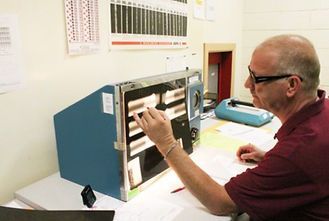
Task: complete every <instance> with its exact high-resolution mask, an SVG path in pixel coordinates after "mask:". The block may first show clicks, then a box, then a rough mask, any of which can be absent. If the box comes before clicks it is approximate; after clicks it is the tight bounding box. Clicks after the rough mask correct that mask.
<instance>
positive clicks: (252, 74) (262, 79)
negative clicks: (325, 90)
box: [248, 65, 303, 84]
mask: <svg viewBox="0 0 329 221" xmlns="http://www.w3.org/2000/svg"><path fill="white" fill-rule="evenodd" d="M248 71H249V75H250V78H251V79H252V81H253V82H254V83H255V84H258V83H261V82H265V81H275V80H279V79H282V78H287V77H291V76H297V77H299V79H300V80H301V81H303V78H301V77H300V76H298V75H295V74H283V75H273V76H256V75H255V72H254V71H253V70H251V69H250V65H248Z"/></svg>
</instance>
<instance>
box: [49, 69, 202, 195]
mask: <svg viewBox="0 0 329 221" xmlns="http://www.w3.org/2000/svg"><path fill="white" fill-rule="evenodd" d="M195 72H196V71H195V70H187V71H182V72H175V73H170V74H162V75H157V76H153V77H147V78H143V79H137V80H134V81H127V82H121V83H117V84H113V85H106V86H104V87H102V88H100V89H99V90H97V91H95V92H93V93H92V94H90V95H88V96H87V97H85V98H83V99H82V100H80V101H78V102H77V103H75V104H73V105H71V106H69V107H68V108H66V109H64V110H63V111H61V112H59V113H57V114H56V115H55V116H54V124H55V132H56V142H57V152H58V160H59V168H60V174H61V177H63V178H65V179H68V180H70V181H73V182H75V183H78V184H80V185H82V186H84V185H86V184H90V185H92V186H93V188H94V190H96V191H98V192H101V193H104V194H107V195H110V196H112V197H115V198H117V199H121V200H123V201H128V200H129V199H131V198H132V197H134V196H135V195H136V194H138V193H139V192H140V191H142V190H143V189H145V187H146V186H147V185H148V184H149V183H151V182H152V181H153V180H154V179H155V178H156V176H157V175H159V174H160V173H162V172H163V171H164V170H165V169H167V168H168V165H167V164H166V162H165V161H164V159H163V157H162V156H161V154H160V153H159V152H158V150H157V149H156V147H155V145H154V143H153V142H152V141H151V140H150V139H149V138H148V137H147V136H145V134H144V133H143V132H142V130H141V129H140V128H139V127H138V125H137V123H136V122H135V121H134V118H133V113H134V112H136V113H137V114H139V115H140V116H141V115H142V112H143V111H144V110H146V108H147V107H155V108H157V109H160V110H163V111H165V113H166V114H167V115H168V116H169V118H170V119H171V123H172V127H173V132H174V135H175V138H176V139H178V140H179V142H181V144H182V145H181V146H182V147H183V148H184V150H186V152H188V153H191V152H192V143H191V136H190V128H189V119H188V114H187V107H186V102H187V96H186V88H187V77H188V76H192V75H194V74H195ZM197 72H198V71H197Z"/></svg>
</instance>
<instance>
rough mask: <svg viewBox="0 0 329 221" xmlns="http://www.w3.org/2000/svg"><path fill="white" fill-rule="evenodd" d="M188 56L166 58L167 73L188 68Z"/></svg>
mask: <svg viewBox="0 0 329 221" xmlns="http://www.w3.org/2000/svg"><path fill="white" fill-rule="evenodd" d="M186 59H187V55H174V56H167V57H166V73H170V72H176V71H183V70H185V69H186V67H187V63H186Z"/></svg>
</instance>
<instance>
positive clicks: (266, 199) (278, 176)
mask: <svg viewBox="0 0 329 221" xmlns="http://www.w3.org/2000/svg"><path fill="white" fill-rule="evenodd" d="M225 189H226V191H227V192H228V194H229V195H230V197H231V199H232V200H233V201H234V202H235V203H236V204H237V206H238V207H239V208H240V209H241V210H242V211H243V212H246V213H248V214H249V216H250V217H252V218H253V219H255V220H258V219H259V220H264V219H268V218H270V217H274V216H277V215H279V214H282V213H284V212H286V211H288V210H291V209H292V208H295V207H299V206H301V205H303V204H305V203H307V202H308V201H311V200H313V199H312V197H313V196H314V191H315V187H314V185H312V182H310V180H309V178H308V177H307V176H306V175H305V174H304V173H303V172H302V171H301V170H300V169H299V168H298V167H296V166H295V165H294V164H292V163H291V162H290V161H289V160H288V159H285V158H283V157H281V156H275V155H272V156H271V157H266V159H264V160H263V161H262V162H261V163H260V164H259V165H258V166H257V167H255V168H253V169H248V170H247V171H246V172H244V173H242V174H240V175H238V176H236V177H234V178H232V179H231V180H230V181H229V182H228V183H227V184H226V185H225ZM312 195H313V196H312Z"/></svg>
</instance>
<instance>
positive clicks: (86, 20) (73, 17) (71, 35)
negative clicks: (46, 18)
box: [64, 0, 100, 55]
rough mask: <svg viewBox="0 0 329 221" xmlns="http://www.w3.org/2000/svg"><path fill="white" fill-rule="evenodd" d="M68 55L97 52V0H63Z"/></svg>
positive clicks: (98, 45)
mask: <svg viewBox="0 0 329 221" xmlns="http://www.w3.org/2000/svg"><path fill="white" fill-rule="evenodd" d="M64 4H65V19H66V35H67V45H68V53H69V54H70V55H79V54H89V53H95V52H99V50H100V40H99V14H98V0H64Z"/></svg>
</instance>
